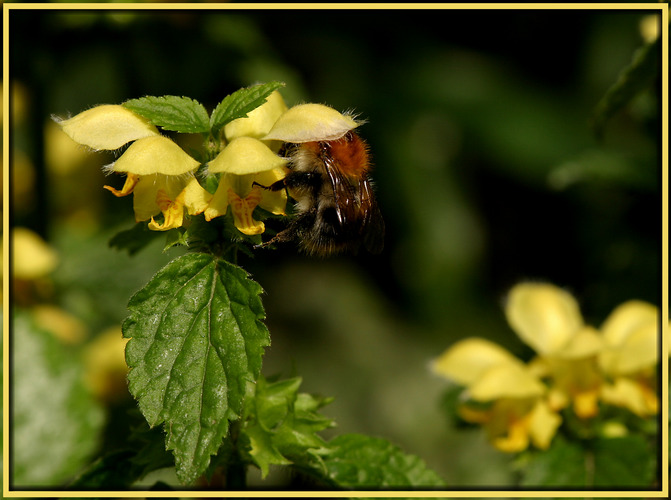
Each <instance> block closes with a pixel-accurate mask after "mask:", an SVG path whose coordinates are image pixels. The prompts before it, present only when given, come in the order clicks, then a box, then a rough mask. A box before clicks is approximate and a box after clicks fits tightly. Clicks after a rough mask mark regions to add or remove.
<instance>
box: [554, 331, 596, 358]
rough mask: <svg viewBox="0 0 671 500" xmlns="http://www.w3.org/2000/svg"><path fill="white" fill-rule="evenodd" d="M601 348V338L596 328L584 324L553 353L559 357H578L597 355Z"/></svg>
mask: <svg viewBox="0 0 671 500" xmlns="http://www.w3.org/2000/svg"><path fill="white" fill-rule="evenodd" d="M602 348H603V340H602V339H601V336H600V335H599V333H598V332H597V330H596V329H595V328H593V327H591V326H585V327H583V328H581V329H580V330H578V332H577V333H576V334H575V335H574V336H573V337H571V338H570V339H569V341H568V343H567V344H566V345H564V347H562V348H561V349H559V350H558V351H557V352H555V353H553V356H556V357H558V358H561V359H578V358H585V357H588V356H595V355H597V354H598V353H599V352H600V351H601V349H602Z"/></svg>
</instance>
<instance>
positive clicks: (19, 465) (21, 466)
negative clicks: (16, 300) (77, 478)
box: [11, 313, 104, 488]
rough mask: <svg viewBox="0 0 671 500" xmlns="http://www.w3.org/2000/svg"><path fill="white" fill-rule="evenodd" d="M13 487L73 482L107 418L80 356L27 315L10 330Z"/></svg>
mask: <svg viewBox="0 0 671 500" xmlns="http://www.w3.org/2000/svg"><path fill="white" fill-rule="evenodd" d="M12 343H13V351H12V354H13V357H12V361H13V363H12V366H13V373H12V396H13V397H12V400H13V404H12V406H11V412H12V413H11V421H12V437H13V439H12V472H13V475H12V484H13V486H14V487H22V488H35V487H40V486H47V487H49V486H51V487H54V486H58V485H60V484H62V483H63V482H64V481H66V480H69V479H70V478H71V477H72V476H73V475H74V474H75V473H76V472H77V471H78V470H79V469H80V468H81V467H82V466H83V465H84V464H85V463H86V462H87V461H88V460H89V459H90V458H91V455H92V454H93V452H94V450H95V448H96V447H97V446H98V439H99V437H100V432H101V430H102V426H103V423H104V414H103V411H102V409H101V408H100V406H99V405H98V403H97V402H96V401H95V400H94V399H93V397H92V396H91V395H90V394H89V392H88V391H87V390H86V389H85V387H84V384H83V381H82V367H81V361H80V358H79V356H77V354H76V353H75V352H72V351H70V350H67V349H66V348H65V347H64V346H63V345H62V344H60V343H59V342H58V341H57V340H56V338H55V337H54V336H53V335H52V334H51V333H49V332H47V331H45V330H44V329H42V328H40V327H38V326H37V325H36V324H35V323H34V322H33V320H32V318H31V317H30V316H29V315H28V314H27V313H19V314H17V315H16V317H15V319H14V322H13V330H12Z"/></svg>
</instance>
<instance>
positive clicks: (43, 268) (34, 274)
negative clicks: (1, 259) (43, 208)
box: [12, 227, 58, 280]
mask: <svg viewBox="0 0 671 500" xmlns="http://www.w3.org/2000/svg"><path fill="white" fill-rule="evenodd" d="M12 245H13V247H14V251H13V253H12V257H13V258H12V276H13V277H14V278H18V279H22V280H34V279H38V278H42V277H44V276H47V275H48V274H49V273H51V271H53V270H54V269H55V268H56V265H57V264H58V257H57V255H56V252H55V251H54V250H53V249H52V248H51V247H50V246H49V245H48V244H47V243H46V242H45V241H44V240H43V239H42V238H41V237H40V236H39V235H38V234H37V233H35V232H33V231H31V230H30V229H27V228H24V227H16V228H14V229H12Z"/></svg>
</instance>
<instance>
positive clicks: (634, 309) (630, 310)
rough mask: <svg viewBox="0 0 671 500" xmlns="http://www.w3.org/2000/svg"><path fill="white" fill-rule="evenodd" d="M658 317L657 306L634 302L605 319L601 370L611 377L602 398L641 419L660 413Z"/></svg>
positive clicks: (602, 330)
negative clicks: (657, 374) (657, 387)
mask: <svg viewBox="0 0 671 500" xmlns="http://www.w3.org/2000/svg"><path fill="white" fill-rule="evenodd" d="M659 327H660V325H659V313H658V310H657V308H656V307H655V306H653V305H652V304H648V303H646V302H641V301H637V300H632V301H629V302H625V303H624V304H622V305H620V306H619V307H617V308H616V309H615V310H614V311H613V312H612V313H611V314H610V316H608V318H606V321H604V323H603V325H602V327H601V333H602V335H603V339H604V343H605V346H604V349H603V351H602V352H600V353H599V366H600V367H601V369H602V370H603V372H604V373H605V374H606V375H607V376H608V377H609V382H608V383H607V384H605V385H604V386H603V387H602V390H601V398H602V399H603V400H604V401H605V402H607V403H610V404H612V405H616V406H623V407H625V408H627V409H629V410H630V411H632V412H633V413H635V414H637V415H639V416H646V415H654V414H656V413H657V412H658V411H659V401H658V399H657V393H656V384H655V381H656V367H657V363H658V361H659V352H658V345H660V344H659Z"/></svg>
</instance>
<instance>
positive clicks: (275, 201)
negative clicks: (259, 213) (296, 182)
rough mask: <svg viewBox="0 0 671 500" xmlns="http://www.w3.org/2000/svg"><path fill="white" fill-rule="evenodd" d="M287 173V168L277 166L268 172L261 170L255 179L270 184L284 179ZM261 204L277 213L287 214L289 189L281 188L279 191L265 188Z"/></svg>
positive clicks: (266, 184)
mask: <svg viewBox="0 0 671 500" xmlns="http://www.w3.org/2000/svg"><path fill="white" fill-rule="evenodd" d="M286 175H287V169H285V168H275V169H273V170H270V171H268V172H261V173H260V174H257V175H256V176H255V177H254V180H255V181H256V182H258V183H259V184H261V185H262V186H266V187H267V186H270V185H272V184H273V183H275V182H277V181H279V180H281V179H284V177H286ZM259 206H260V207H261V208H263V209H264V210H267V211H268V212H270V213H273V214H275V215H286V208H287V191H286V189H280V190H279V191H271V190H270V189H264V190H263V192H262V197H261V202H260V203H259Z"/></svg>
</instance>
